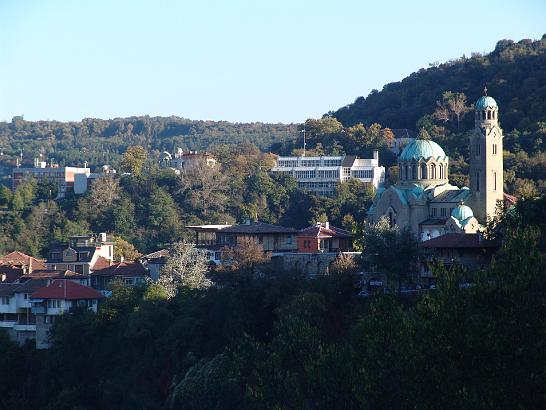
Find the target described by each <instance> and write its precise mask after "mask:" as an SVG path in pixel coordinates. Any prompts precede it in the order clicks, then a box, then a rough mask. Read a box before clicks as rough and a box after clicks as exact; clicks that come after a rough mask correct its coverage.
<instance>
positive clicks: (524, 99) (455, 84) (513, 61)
mask: <svg viewBox="0 0 546 410" xmlns="http://www.w3.org/2000/svg"><path fill="white" fill-rule="evenodd" d="M545 50H546V34H545V35H544V36H543V37H542V39H541V40H537V41H533V40H521V41H519V42H517V43H516V42H514V41H512V40H501V41H499V42H498V43H497V45H496V47H495V50H493V51H492V52H491V53H489V54H487V55H482V54H478V53H475V54H474V53H473V54H472V56H471V57H470V58H468V57H465V56H463V57H461V58H458V59H455V60H451V61H448V62H446V63H443V64H431V66H430V67H429V68H427V69H421V70H419V71H418V72H415V73H412V74H410V75H409V76H408V77H406V78H404V79H403V80H402V81H399V82H395V83H390V84H387V85H385V86H384V87H383V90H381V91H377V90H373V91H372V92H371V93H370V94H369V95H368V96H367V97H366V98H364V97H358V98H357V99H356V100H355V102H354V103H352V104H349V105H347V106H345V107H343V108H340V109H339V110H337V111H336V112H334V113H333V116H334V117H336V118H337V119H338V120H339V121H340V122H341V123H343V124H344V125H345V126H348V125H354V124H357V123H359V122H362V123H364V124H368V125H369V124H372V123H374V122H377V123H379V124H381V125H383V126H387V127H390V128H410V129H415V128H416V123H417V121H418V120H419V119H420V118H421V117H423V116H424V115H427V114H431V113H432V111H434V107H435V104H436V101H438V100H440V99H441V96H442V93H443V92H444V91H447V90H450V91H453V92H463V93H465V94H466V96H467V97H468V100H469V102H474V101H475V100H476V99H477V98H478V97H479V96H480V95H481V93H482V90H483V87H484V85H487V88H488V89H489V94H490V95H492V96H493V97H494V98H495V99H496V100H497V102H498V103H499V106H500V110H501V121H502V126H503V128H504V129H505V130H506V131H510V130H513V129H518V130H519V131H525V130H530V129H531V128H532V127H533V125H534V124H535V123H537V122H539V121H546V55H545ZM470 117H471V116H467V118H466V121H471V120H472V118H470Z"/></svg>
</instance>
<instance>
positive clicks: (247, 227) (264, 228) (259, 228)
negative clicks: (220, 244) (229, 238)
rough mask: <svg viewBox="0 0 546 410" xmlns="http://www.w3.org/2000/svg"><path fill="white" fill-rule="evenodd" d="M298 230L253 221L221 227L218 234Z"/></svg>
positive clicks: (294, 231)
mask: <svg viewBox="0 0 546 410" xmlns="http://www.w3.org/2000/svg"><path fill="white" fill-rule="evenodd" d="M297 232H298V231H297V230H296V229H294V228H286V227H284V226H279V225H271V224H266V223H263V222H253V223H250V224H242V225H234V226H230V227H229V228H224V229H222V230H221V231H220V232H219V234H224V233H228V234H232V233H234V234H237V233H242V234H274V233H286V234H289V233H297Z"/></svg>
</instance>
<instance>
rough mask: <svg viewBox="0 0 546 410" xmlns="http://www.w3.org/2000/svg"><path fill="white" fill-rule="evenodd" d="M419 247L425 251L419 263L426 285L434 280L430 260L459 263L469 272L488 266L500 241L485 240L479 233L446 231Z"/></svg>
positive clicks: (447, 264) (452, 263) (447, 263)
mask: <svg viewBox="0 0 546 410" xmlns="http://www.w3.org/2000/svg"><path fill="white" fill-rule="evenodd" d="M419 247H420V248H421V249H422V250H423V251H424V253H425V257H424V259H423V261H422V263H421V280H422V282H423V284H424V285H425V286H426V285H432V284H434V283H435V281H436V279H435V278H434V277H433V275H432V272H431V271H430V267H429V263H430V262H432V261H437V262H440V263H441V264H443V265H444V266H445V267H450V266H453V265H460V266H464V267H465V268H467V269H468V270H469V271H470V272H472V271H476V270H478V269H483V268H485V267H487V266H489V264H490V263H491V258H492V257H493V255H494V254H495V253H496V252H497V250H498V249H499V248H500V242H499V241H498V240H487V239H485V238H484V237H483V236H482V235H481V234H480V233H471V234H463V233H447V234H445V235H442V236H438V237H437V238H433V239H429V240H427V241H424V242H421V243H420V244H419Z"/></svg>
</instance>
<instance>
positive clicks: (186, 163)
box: [159, 148, 217, 174]
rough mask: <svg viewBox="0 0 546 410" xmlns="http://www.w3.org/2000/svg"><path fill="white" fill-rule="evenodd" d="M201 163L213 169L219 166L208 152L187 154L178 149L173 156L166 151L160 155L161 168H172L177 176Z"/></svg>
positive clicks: (190, 152)
mask: <svg viewBox="0 0 546 410" xmlns="http://www.w3.org/2000/svg"><path fill="white" fill-rule="evenodd" d="M201 162H204V163H205V164H206V165H207V166H208V167H211V168H212V167H214V166H216V164H217V161H216V159H215V158H214V156H213V155H212V154H210V153H208V152H198V151H186V152H185V151H183V150H182V148H178V149H177V151H176V152H175V153H174V154H173V155H171V154H170V153H169V152H167V151H164V152H162V153H161V154H160V155H159V166H160V167H161V168H171V169H173V170H174V171H175V172H176V173H177V174H179V173H180V171H182V170H189V169H192V168H195V167H196V166H197V165H198V164H199V163H201Z"/></svg>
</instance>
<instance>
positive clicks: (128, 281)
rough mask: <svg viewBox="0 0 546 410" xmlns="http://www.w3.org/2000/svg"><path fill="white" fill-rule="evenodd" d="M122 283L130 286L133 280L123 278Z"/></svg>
mask: <svg viewBox="0 0 546 410" xmlns="http://www.w3.org/2000/svg"><path fill="white" fill-rule="evenodd" d="M123 283H125V284H126V285H132V284H133V278H125V279H124V280H123Z"/></svg>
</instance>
